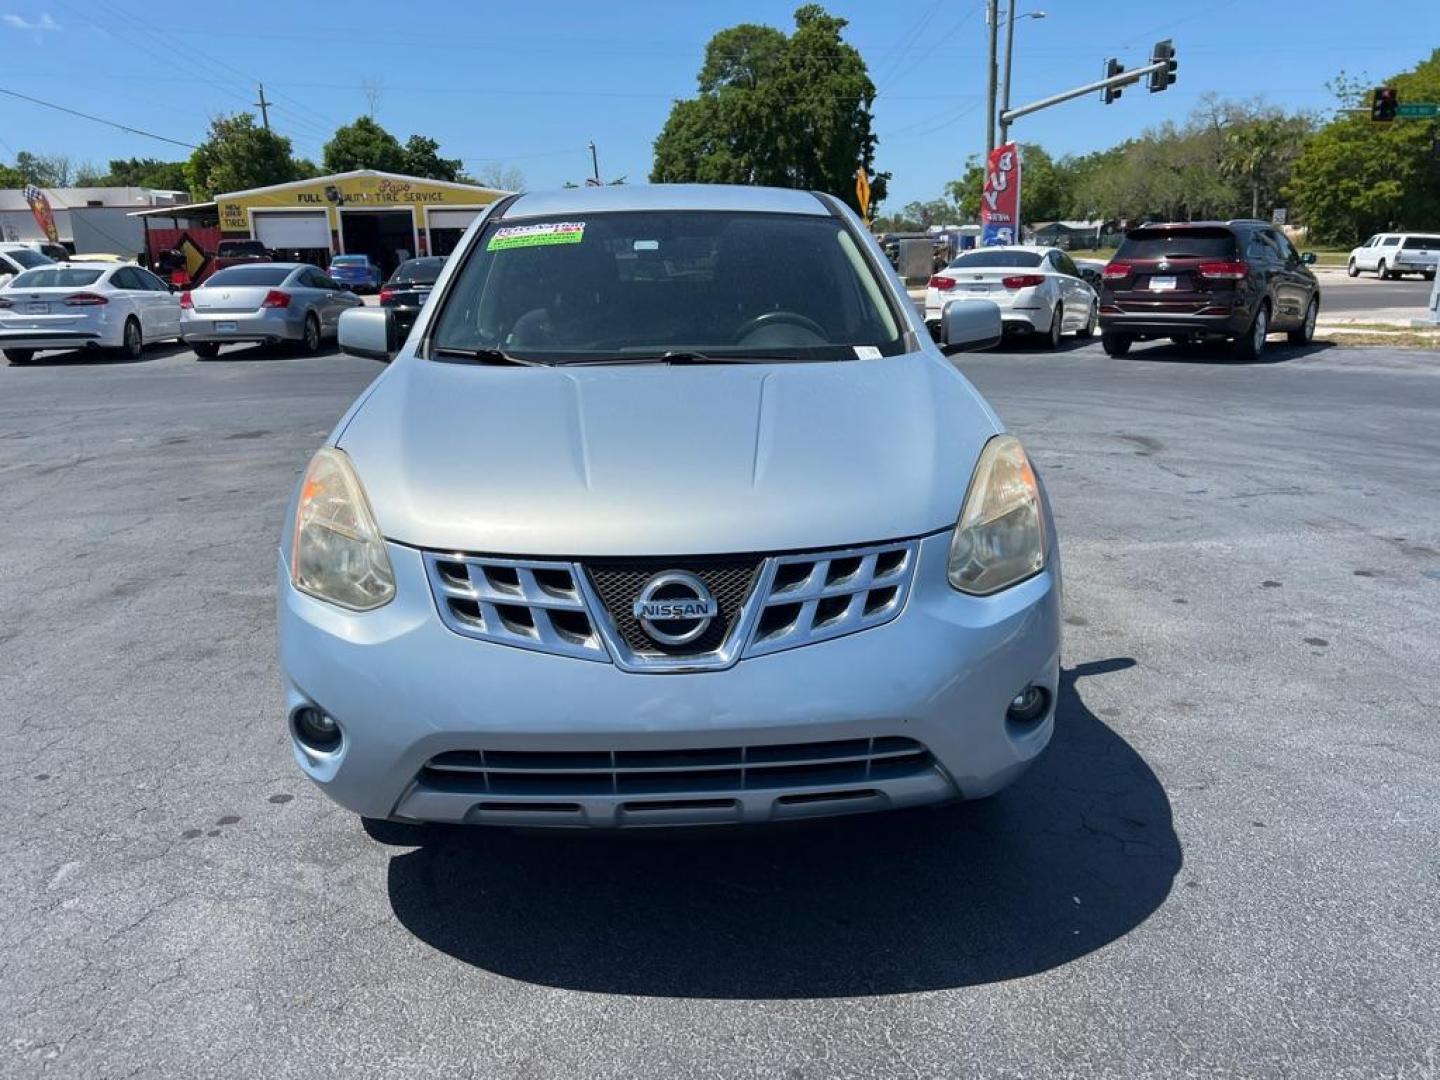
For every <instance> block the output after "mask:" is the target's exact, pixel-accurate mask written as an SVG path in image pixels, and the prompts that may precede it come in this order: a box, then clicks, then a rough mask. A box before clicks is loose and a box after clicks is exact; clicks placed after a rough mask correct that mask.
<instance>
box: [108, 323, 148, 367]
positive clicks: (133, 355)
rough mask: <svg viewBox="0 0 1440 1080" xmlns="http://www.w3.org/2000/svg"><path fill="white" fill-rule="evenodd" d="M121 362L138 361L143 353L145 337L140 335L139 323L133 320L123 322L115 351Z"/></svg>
mask: <svg viewBox="0 0 1440 1080" xmlns="http://www.w3.org/2000/svg"><path fill="white" fill-rule="evenodd" d="M115 352H116V355H117V356H119V357H120V359H122V360H139V359H140V357H141V356H142V355H143V354H144V352H145V337H144V335H143V334H141V333H140V323H139V322H137V321H136V320H135V319H134V318H129V319H126V320H125V329H124V330H123V331H121V338H120V347H119V348H118V349H116V350H115Z"/></svg>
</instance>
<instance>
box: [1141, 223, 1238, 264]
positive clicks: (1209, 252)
mask: <svg viewBox="0 0 1440 1080" xmlns="http://www.w3.org/2000/svg"><path fill="white" fill-rule="evenodd" d="M1234 257H1235V235H1234V234H1233V233H1232V232H1230V230H1229V229H1213V228H1212V229H1193V228H1180V229H1132V230H1131V231H1130V232H1129V233H1127V234H1126V236H1125V239H1124V240H1123V241H1122V242H1121V244H1120V250H1119V251H1117V252H1116V253H1115V258H1117V259H1164V258H1200V259H1233V258H1234Z"/></svg>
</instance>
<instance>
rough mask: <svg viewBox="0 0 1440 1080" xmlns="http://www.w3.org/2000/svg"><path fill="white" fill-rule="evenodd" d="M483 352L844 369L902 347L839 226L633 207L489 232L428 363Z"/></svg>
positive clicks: (440, 323) (873, 281) (445, 315)
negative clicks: (684, 357)
mask: <svg viewBox="0 0 1440 1080" xmlns="http://www.w3.org/2000/svg"><path fill="white" fill-rule="evenodd" d="M493 349H500V350H505V351H506V352H508V353H511V354H512V355H515V354H522V353H523V354H524V355H525V356H526V357H527V358H530V359H536V360H543V361H548V362H552V363H565V362H570V361H579V360H586V359H591V360H604V359H610V358H620V357H625V358H628V357H640V356H645V355H649V356H659V355H661V354H664V353H666V352H690V353H702V354H704V355H705V356H706V357H707V358H708V357H724V356H730V357H746V356H749V357H756V358H760V357H764V358H773V359H778V360H787V359H789V360H846V359H855V358H857V357H869V356H874V355H876V353H877V352H878V354H880V355H893V354H895V353H899V352H901V351H903V349H904V341H903V338H902V336H901V328H900V327H899V325H898V324H897V321H896V318H895V316H894V315H893V314H892V312H891V309H890V307H889V306H888V305H887V303H886V299H885V293H884V291H883V288H882V286H881V284H880V282H879V280H878V279H877V278H876V276H875V273H874V271H873V270H872V269H871V268H870V266H869V264H868V263H867V262H866V260H865V258H864V256H863V254H862V253H861V251H860V249H859V247H858V246H857V245H856V243H855V241H854V240H853V239H852V238H851V236H850V234H849V232H848V231H847V230H846V228H845V226H844V224H843V223H842V222H841V221H840V220H839V219H838V218H835V217H831V216H830V215H828V214H826V215H823V216H822V215H815V216H804V215H790V214H767V213H735V212H730V211H724V212H720V211H642V212H629V213H618V212H617V213H599V214H587V215H584V216H578V215H577V216H576V217H574V218H568V219H563V220H558V219H557V220H552V219H537V218H530V219H524V220H520V221H515V220H511V221H504V222H500V223H491V224H490V225H488V226H487V227H486V228H485V230H484V231H483V232H482V233H481V234H480V236H479V237H478V239H477V241H476V242H475V244H474V246H472V247H471V248H470V249H469V255H468V257H467V258H466V261H465V265H464V266H463V267H462V268H461V271H460V275H459V277H458V278H457V279H455V281H454V282H453V284H452V286H451V288H450V289H449V290H448V292H447V294H446V296H445V300H444V306H443V308H442V309H441V311H440V313H439V316H438V318H437V322H436V330H435V333H434V337H433V339H432V353H431V355H432V356H433V355H435V352H434V350H458V351H462V352H463V351H474V350H493Z"/></svg>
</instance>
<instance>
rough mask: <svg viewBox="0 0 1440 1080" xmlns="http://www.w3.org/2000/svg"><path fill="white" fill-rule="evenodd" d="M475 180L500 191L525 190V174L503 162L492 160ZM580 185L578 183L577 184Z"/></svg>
mask: <svg viewBox="0 0 1440 1080" xmlns="http://www.w3.org/2000/svg"><path fill="white" fill-rule="evenodd" d="M475 182H476V183H478V184H481V185H483V186H484V187H489V188H496V189H497V190H499V191H524V190H525V174H524V173H522V172H521V171H520V170H519V169H516V168H513V167H512V168H507V167H506V166H505V165H504V164H503V163H502V162H498V161H496V162H491V163H490V164H489V165H486V166H485V167H484V168H483V169H480V170H479V172H478V173H477V174H476V176H475ZM575 186H578V185H575Z"/></svg>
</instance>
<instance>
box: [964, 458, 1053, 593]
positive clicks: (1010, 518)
mask: <svg viewBox="0 0 1440 1080" xmlns="http://www.w3.org/2000/svg"><path fill="white" fill-rule="evenodd" d="M1043 569H1045V513H1044V510H1043V508H1042V506H1041V502H1040V485H1039V483H1038V482H1037V481H1036V479H1035V470H1034V469H1032V468H1031V467H1030V459H1029V458H1027V457H1026V456H1025V450H1024V448H1023V447H1021V445H1020V440H1019V439H1017V438H1015V436H1013V435H997V436H995V437H994V438H993V439H991V440H990V441H989V442H988V443H986V444H985V449H984V450H982V451H981V452H980V463H979V464H978V465H976V466H975V475H974V476H973V477H972V478H971V480H970V491H969V492H968V493H967V494H966V496H965V507H964V509H962V510H961V511H960V520H959V521H958V522H957V523H956V525H955V538H954V539H953V540H952V541H951V542H950V584H951V585H953V586H955V588H957V589H959V590H960V591H961V592H966V593H970V594H971V595H973V596H988V595H989V594H990V593H994V592H999V591H1000V590H1001V589H1007V588H1009V587H1010V586H1011V585H1016V584H1018V583H1020V582H1022V581H1024V580H1025V579H1026V578H1028V577H1033V576H1034V575H1036V574H1038V573H1039V572H1040V571H1041V570H1043Z"/></svg>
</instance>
